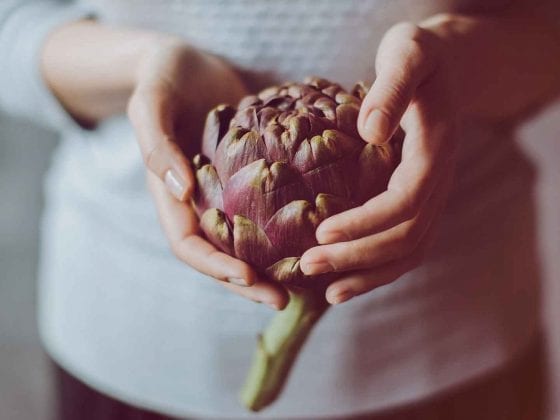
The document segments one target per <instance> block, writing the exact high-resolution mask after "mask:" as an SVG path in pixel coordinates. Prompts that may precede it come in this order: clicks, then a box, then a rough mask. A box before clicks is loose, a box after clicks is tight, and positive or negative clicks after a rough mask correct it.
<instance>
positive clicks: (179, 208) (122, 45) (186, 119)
mask: <svg viewBox="0 0 560 420" xmlns="http://www.w3.org/2000/svg"><path fill="white" fill-rule="evenodd" d="M76 40H79V41H80V42H76ZM41 58H42V72H43V75H44V78H45V81H46V83H47V84H48V85H49V87H50V88H51V90H52V91H53V93H54V94H55V95H56V96H57V97H58V99H59V101H60V102H61V104H62V105H63V106H64V107H65V108H66V109H67V110H68V112H69V113H70V114H71V115H72V116H73V117H74V118H75V119H76V120H77V121H79V122H80V123H82V125H84V126H92V125H95V124H96V123H97V122H98V121H100V120H102V119H104V118H107V117H110V116H112V115H115V114H119V113H124V112H126V111H127V112H128V116H129V119H130V121H131V123H132V125H133V127H134V130H135V133H136V136H137V139H138V143H139V145H140V150H141V153H142V156H143V159H144V162H145V164H146V167H147V169H148V176H147V178H148V186H149V189H150V191H151V192H152V195H153V197H154V200H155V204H156V207H157V210H158V213H159V217H160V221H161V224H162V226H163V229H164V231H165V233H166V235H167V238H168V239H169V242H170V244H171V248H172V250H173V252H174V254H175V255H176V256H177V257H178V258H179V259H180V260H182V261H184V262H185V263H187V264H188V265H190V266H192V267H193V268H195V269H196V270H198V271H200V272H202V273H204V274H207V275H209V276H211V277H213V278H215V279H217V280H219V281H220V283H221V284H223V285H224V286H225V287H227V288H229V289H230V290H232V291H234V292H235V293H238V294H240V295H242V296H244V297H247V298H249V299H251V300H254V301H259V302H263V303H267V304H268V305H270V306H272V307H274V308H282V307H284V306H285V305H286V303H287V294H286V292H285V290H284V289H283V288H282V287H281V286H279V285H274V284H271V283H269V282H264V281H260V280H259V278H258V277H257V274H256V273H255V271H254V270H253V269H252V268H251V267H250V266H249V265H248V264H246V263H245V262H243V261H240V260H238V259H235V258H233V257H230V256H229V255H226V254H225V253H222V252H220V251H218V250H217V249H216V248H215V247H214V246H213V245H211V244H210V243H209V242H207V241H206V240H205V239H204V238H203V237H202V236H200V234H199V229H198V218H197V217H196V214H195V213H194V211H193V208H192V206H191V203H190V197H191V194H192V192H193V189H194V177H193V172H192V170H191V167H190V163H189V160H188V159H187V157H186V156H187V154H188V155H190V156H192V154H194V153H195V152H196V151H197V150H198V149H199V148H200V134H201V132H202V125H203V123H204V120H205V117H206V114H207V112H208V111H209V110H210V109H211V108H212V107H214V106H216V105H218V104H219V103H224V102H225V103H232V104H235V103H236V102H237V101H238V100H239V99H240V98H241V97H242V96H243V95H244V94H245V93H246V92H245V88H244V86H243V84H242V83H241V81H240V79H239V78H238V76H237V75H236V73H235V72H234V71H233V70H232V69H231V68H230V67H228V66H227V65H226V64H225V63H223V62H222V61H221V60H219V59H218V58H216V57H214V56H211V55H209V54H205V53H202V52H200V51H197V50H195V49H193V48H190V47H189V46H187V45H185V44H184V43H183V42H182V41H181V40H180V39H177V38H175V37H173V36H168V35H163V34H159V33H154V32H147V31H141V30H134V29H119V28H110V27H106V26H103V25H101V24H98V23H96V22H94V21H80V22H74V23H70V24H67V25H64V26H62V27H60V28H58V29H57V30H55V31H54V32H53V33H52V34H51V35H50V36H49V37H48V39H47V42H46V43H45V47H44V48H43V54H42V57H41ZM185 281H188V279H185ZM248 286H251V287H248Z"/></svg>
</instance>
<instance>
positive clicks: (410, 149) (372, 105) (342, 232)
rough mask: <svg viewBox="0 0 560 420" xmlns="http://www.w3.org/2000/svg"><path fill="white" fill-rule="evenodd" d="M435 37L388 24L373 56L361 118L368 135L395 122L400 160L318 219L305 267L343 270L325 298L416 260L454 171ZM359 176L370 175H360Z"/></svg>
mask: <svg viewBox="0 0 560 420" xmlns="http://www.w3.org/2000/svg"><path fill="white" fill-rule="evenodd" d="M441 53H442V48H441V45H440V42H439V41H438V38H437V37H435V36H434V35H433V34H431V33H430V32H429V31H427V30H425V29H422V28H420V27H417V26H415V25H412V24H399V25H397V26H395V27H393V28H392V29H391V30H390V31H389V32H388V33H387V34H386V35H385V37H384V39H383V40H382V42H381V44H380V47H379V50H378V53H377V59H376V71H377V78H376V80H375V82H374V84H373V86H372V88H371V90H370V91H369V93H368V94H367V96H366V98H365V99H364V102H363V104H362V108H361V110H360V115H359V118H358V129H359V132H360V134H361V136H362V137H363V138H364V139H365V140H366V141H368V142H371V143H374V144H381V143H383V142H386V141H387V140H388V139H389V138H390V137H391V136H392V134H393V133H394V131H395V130H396V129H397V127H398V126H399V124H400V125H401V127H402V128H403V130H404V131H405V133H406V136H405V140H404V144H403V151H402V161H401V163H400V164H399V166H398V167H397V168H396V170H395V172H394V174H393V176H392V177H391V179H390V182H389V185H388V188H387V191H385V192H384V193H382V194H381V195H379V196H377V197H374V198H372V199H370V200H369V201H368V202H366V203H365V204H363V205H362V206H360V207H357V208H354V209H351V210H348V211H346V212H343V213H340V214H338V215H335V216H333V217H330V218H329V219H327V220H325V221H323V223H321V225H320V226H319V228H318V229H317V240H318V242H319V243H320V244H321V246H318V247H315V248H312V249H310V250H308V251H307V252H306V253H305V254H304V255H303V257H302V259H301V267H302V270H303V271H304V273H306V274H319V273H325V272H332V271H336V272H339V271H348V273H347V274H343V275H342V276H341V277H340V279H339V280H337V281H335V282H334V283H332V284H331V285H330V286H329V287H328V289H327V292H326V296H327V300H328V301H329V302H330V303H333V304H334V303H340V302H344V301H346V300H348V299H350V298H351V297H353V296H356V295H359V294H361V293H364V292H367V291H370V290H372V289H374V288H376V287H378V286H380V285H383V284H386V283H389V282H391V281H393V280H395V279H397V278H398V277H400V276H401V275H402V274H403V273H405V272H407V271H409V270H410V269H412V268H413V267H415V266H416V265H417V264H418V263H419V262H420V261H421V258H422V255H423V253H424V250H425V248H426V246H427V245H428V243H429V238H430V233H431V231H432V230H433V227H434V225H435V222H436V220H437V218H438V216H439V214H440V212H441V211H442V208H443V206H444V203H445V201H446V197H447V192H448V190H449V187H450V183H451V180H452V177H453V166H454V165H453V160H454V159H453V157H454V151H455V138H454V128H455V117H456V115H455V111H456V109H455V105H454V103H453V101H452V100H451V98H450V97H449V95H448V93H447V92H448V88H449V83H450V81H449V80H447V74H445V73H444V72H442V71H441V68H439V67H438V64H439V58H440V54H441ZM361 182H367V180H362V181H361Z"/></svg>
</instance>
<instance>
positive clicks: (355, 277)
mask: <svg viewBox="0 0 560 420" xmlns="http://www.w3.org/2000/svg"><path fill="white" fill-rule="evenodd" d="M423 253H424V249H423V246H422V247H419V248H418V250H417V251H416V252H415V253H414V254H411V255H410V256H408V257H407V258H404V259H401V260H398V261H393V262H390V263H388V264H385V265H382V266H380V267H376V268H374V269H369V270H362V271H356V272H353V273H352V274H350V275H348V276H345V277H344V278H342V279H341V280H338V281H336V282H334V283H332V284H330V285H329V287H328V288H327V290H326V292H325V297H326V299H327V301H328V302H329V303H331V304H333V305H336V304H339V303H342V302H346V301H348V300H350V299H352V298H353V297H355V296H358V295H361V294H363V293H366V292H370V291H372V290H373V289H375V288H377V287H380V286H383V285H386V284H389V283H391V282H393V281H395V280H397V279H398V278H399V277H401V276H402V275H403V274H405V273H407V272H409V271H410V270H412V269H414V268H416V267H417V266H418V265H419V264H420V263H421V261H422V258H423Z"/></svg>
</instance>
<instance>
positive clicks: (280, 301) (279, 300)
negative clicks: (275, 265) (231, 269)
mask: <svg viewBox="0 0 560 420" xmlns="http://www.w3.org/2000/svg"><path fill="white" fill-rule="evenodd" d="M221 284H222V285H223V286H224V287H225V288H227V289H229V290H231V291H232V292H234V293H236V294H238V295H241V296H243V297H245V298H247V299H250V300H252V301H253V302H257V303H264V304H266V305H268V306H270V307H271V308H273V309H276V310H282V309H284V308H285V307H286V305H287V304H288V300H289V296H288V294H287V292H286V290H285V289H284V288H283V287H282V286H280V285H279V284H275V283H272V282H269V281H257V282H256V283H255V284H254V285H252V286H251V287H242V286H236V285H234V284H230V283H221Z"/></svg>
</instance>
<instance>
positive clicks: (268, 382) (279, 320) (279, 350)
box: [240, 288, 329, 411]
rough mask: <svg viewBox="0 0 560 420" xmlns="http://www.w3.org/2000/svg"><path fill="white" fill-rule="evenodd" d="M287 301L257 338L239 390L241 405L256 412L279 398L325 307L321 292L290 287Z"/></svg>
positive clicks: (326, 305) (325, 303) (322, 291)
mask: <svg viewBox="0 0 560 420" xmlns="http://www.w3.org/2000/svg"><path fill="white" fill-rule="evenodd" d="M289 292H290V302H289V303H288V305H287V306H286V308H284V310H282V311H281V312H278V314H277V315H276V316H275V317H274V318H273V319H272V321H271V322H270V324H269V325H268V326H267V328H266V329H265V330H264V331H263V332H262V334H260V335H259V336H258V341H257V349H256V352H255V355H254V358H253V364H252V366H251V369H250V370H249V373H248V375H247V379H246V381H245V384H244V386H243V388H242V389H241V394H240V397H241V401H242V403H243V404H244V405H245V406H246V407H247V408H248V409H249V410H252V411H259V410H261V409H263V408H265V407H267V406H268V405H269V404H271V403H272V402H274V400H275V399H276V398H277V397H278V396H279V395H280V392H281V391H282V388H283V386H284V384H285V382H286V380H287V378H288V375H289V373H290V370H291V368H292V366H293V364H294V362H295V360H296V358H297V355H298V353H299V351H300V349H301V348H302V346H303V344H304V343H305V340H306V338H307V336H308V335H309V333H310V332H311V330H312V329H313V326H314V325H315V324H316V323H317V321H319V319H320V318H321V316H322V315H323V314H324V313H325V311H326V309H327V308H328V307H329V304H328V303H327V301H326V300H325V297H324V296H325V293H324V290H310V289H301V288H290V290H289Z"/></svg>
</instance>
